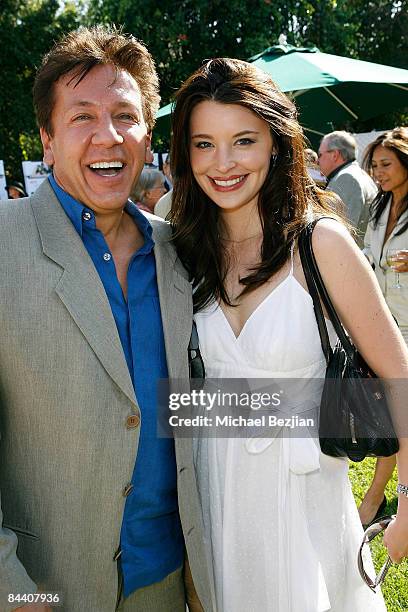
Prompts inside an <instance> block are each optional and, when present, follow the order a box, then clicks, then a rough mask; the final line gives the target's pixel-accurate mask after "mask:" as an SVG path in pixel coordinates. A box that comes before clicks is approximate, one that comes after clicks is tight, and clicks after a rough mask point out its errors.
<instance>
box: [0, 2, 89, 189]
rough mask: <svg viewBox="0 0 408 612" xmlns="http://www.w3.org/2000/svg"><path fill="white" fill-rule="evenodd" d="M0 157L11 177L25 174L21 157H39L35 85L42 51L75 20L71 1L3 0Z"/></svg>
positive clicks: (1, 20) (40, 152)
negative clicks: (32, 90)
mask: <svg viewBox="0 0 408 612" xmlns="http://www.w3.org/2000/svg"><path fill="white" fill-rule="evenodd" d="M1 3H2V10H1V11H0V40H1V47H2V52H1V54H0V74H1V75H2V78H1V80H0V159H3V160H5V163H6V171H7V174H8V175H9V176H10V177H13V178H14V177H16V178H21V161H22V160H24V159H41V158H42V149H41V143H40V140H39V137H38V129H37V126H36V123H35V117H34V112H33V105H32V96H31V89H32V85H33V81H34V76H35V71H36V67H37V66H38V65H39V63H40V61H41V57H42V56H43V55H44V53H45V52H46V51H48V49H49V48H50V47H51V46H52V44H53V42H54V40H56V39H57V38H59V37H60V35H61V33H62V32H63V31H67V30H70V29H72V28H74V27H76V26H77V24H78V18H77V13H76V9H75V7H74V6H73V5H69V4H67V5H66V7H65V9H64V10H61V8H60V3H59V2H58V1H57V0H46V1H42V0H29V1H27V0H1Z"/></svg>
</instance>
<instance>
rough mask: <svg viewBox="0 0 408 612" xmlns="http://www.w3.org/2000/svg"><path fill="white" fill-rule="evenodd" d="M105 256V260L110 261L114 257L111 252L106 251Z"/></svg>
mask: <svg viewBox="0 0 408 612" xmlns="http://www.w3.org/2000/svg"><path fill="white" fill-rule="evenodd" d="M103 258H104V260H105V261H110V260H111V259H112V255H111V254H110V253H104V255H103Z"/></svg>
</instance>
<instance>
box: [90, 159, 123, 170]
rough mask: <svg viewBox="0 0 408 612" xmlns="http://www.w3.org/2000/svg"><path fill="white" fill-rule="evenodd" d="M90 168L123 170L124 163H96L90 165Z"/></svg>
mask: <svg viewBox="0 0 408 612" xmlns="http://www.w3.org/2000/svg"><path fill="white" fill-rule="evenodd" d="M89 167H90V168H95V169H97V168H103V169H106V168H123V163H122V162H120V161H111V162H95V163H94V164H89Z"/></svg>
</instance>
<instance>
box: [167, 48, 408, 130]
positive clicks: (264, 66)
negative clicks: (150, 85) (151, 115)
mask: <svg viewBox="0 0 408 612" xmlns="http://www.w3.org/2000/svg"><path fill="white" fill-rule="evenodd" d="M248 61H250V62H253V63H254V65H255V66H258V68H261V70H264V71H265V72H267V73H268V74H270V75H271V77H272V78H273V79H274V81H275V82H276V83H277V84H278V85H279V87H280V88H281V89H282V91H284V92H286V93H287V94H288V95H289V96H290V97H291V98H292V99H294V101H295V102H296V105H297V107H298V109H299V115H300V122H301V124H302V126H303V128H304V129H305V130H306V133H307V135H308V136H309V138H310V139H311V140H315V138H313V135H315V136H319V137H320V136H322V135H324V134H326V133H327V132H331V131H332V130H333V129H335V128H336V127H338V126H339V125H343V124H344V123H345V122H348V121H353V120H355V119H369V118H371V117H375V116H377V115H382V114H385V113H388V112H392V111H395V110H401V111H403V110H405V109H407V108H408V70H403V69H402V68H394V67H392V66H383V65H382V64H374V63H372V62H364V61H360V60H355V59H351V58H347V57H341V56H339V55H331V54H329V53H322V52H321V51H319V49H317V48H316V47H312V48H301V47H293V46H292V45H287V44H281V45H275V46H273V47H269V48H268V49H265V50H264V51H262V53H259V54H258V55H255V56H253V57H251V58H250V59H249V60H248ZM171 109H172V105H171V104H168V105H167V106H164V107H163V108H161V109H160V110H159V112H158V114H157V118H158V119H163V118H165V117H167V118H168V116H169V115H170V113H171ZM160 122H161V121H159V125H160Z"/></svg>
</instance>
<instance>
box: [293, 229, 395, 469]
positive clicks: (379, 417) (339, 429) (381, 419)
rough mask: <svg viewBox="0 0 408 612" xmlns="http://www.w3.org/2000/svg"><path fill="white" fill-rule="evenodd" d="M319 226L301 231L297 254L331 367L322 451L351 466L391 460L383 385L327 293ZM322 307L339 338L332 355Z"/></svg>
mask: <svg viewBox="0 0 408 612" xmlns="http://www.w3.org/2000/svg"><path fill="white" fill-rule="evenodd" d="M316 223H317V220H315V221H313V222H312V223H310V224H309V225H307V226H306V227H305V228H304V230H302V232H301V234H300V236H299V254H300V259H301V262H302V266H303V271H304V274H305V278H306V283H307V286H308V289H309V293H310V296H311V297H312V299H313V306H314V311H315V316H316V322H317V326H318V329H319V335H320V340H321V344H322V349H323V353H324V356H325V358H326V363H327V368H326V377H325V382H324V387H323V393H322V398H321V403H320V418H319V440H320V447H321V450H322V452H323V453H324V454H326V455H330V456H331V457H349V459H351V460H352V461H362V460H363V459H364V458H365V457H367V456H371V457H389V456H390V455H393V454H395V453H396V452H397V451H398V448H399V445H398V439H397V437H396V434H395V430H394V427H393V424H392V419H391V416H390V412H389V409H388V405H387V400H386V396H385V393H384V389H383V385H382V382H381V380H380V379H379V378H377V376H376V374H375V373H374V372H373V371H372V370H371V368H370V367H369V366H368V365H367V363H366V362H365V360H364V359H363V357H362V356H361V354H360V353H359V352H358V350H357V349H356V347H355V346H354V344H353V343H352V342H351V340H350V338H349V337H348V335H347V334H346V332H345V330H344V328H343V325H342V324H341V322H340V319H339V317H338V316H337V313H336V310H335V308H334V306H333V304H332V302H331V300H330V297H329V295H328V293H327V291H326V287H325V285H324V283H323V279H322V277H321V275H320V272H319V268H318V266H317V262H316V259H315V256H314V253H313V248H312V233H313V229H314V227H315V225H316ZM319 297H320V299H319ZM322 303H323V304H324V307H325V308H326V311H327V314H328V316H329V318H330V321H331V323H332V324H333V327H334V330H335V332H336V334H337V337H338V341H337V344H336V346H335V347H334V349H332V348H331V345H330V340H329V335H328V331H327V326H326V322H325V318H324V314H323V309H322Z"/></svg>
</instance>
